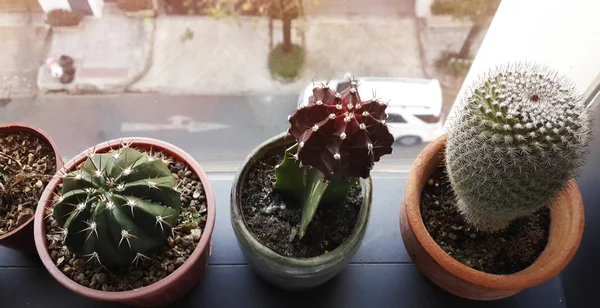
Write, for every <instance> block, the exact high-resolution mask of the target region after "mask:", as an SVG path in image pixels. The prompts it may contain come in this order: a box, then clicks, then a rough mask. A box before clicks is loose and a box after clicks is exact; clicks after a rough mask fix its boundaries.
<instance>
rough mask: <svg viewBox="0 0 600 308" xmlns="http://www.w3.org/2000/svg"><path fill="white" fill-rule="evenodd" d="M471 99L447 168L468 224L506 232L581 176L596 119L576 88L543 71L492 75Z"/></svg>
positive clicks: (458, 122)
mask: <svg viewBox="0 0 600 308" xmlns="http://www.w3.org/2000/svg"><path fill="white" fill-rule="evenodd" d="M471 92H472V93H470V95H467V96H465V97H463V99H462V101H461V102H460V106H458V107H459V109H458V116H457V117H456V118H455V119H454V120H453V121H452V124H451V125H450V128H449V131H448V139H447V140H448V141H447V145H446V167H447V172H448V175H449V180H450V183H451V185H452V188H453V189H454V191H455V194H456V196H457V199H458V200H457V201H458V202H457V204H458V207H459V210H460V212H461V213H462V214H463V215H464V217H465V219H466V220H467V221H468V222H469V223H471V224H472V225H473V226H475V227H477V228H478V229H480V230H483V231H498V230H501V229H504V228H505V227H507V226H508V225H509V224H510V222H511V221H513V220H514V219H516V218H519V217H523V216H527V215H529V214H532V213H534V212H535V211H537V210H539V209H540V208H542V207H544V206H547V205H549V203H550V202H551V201H552V199H554V198H555V197H556V196H557V195H558V194H559V192H560V191H561V190H562V189H563V188H564V186H565V185H566V183H567V182H568V181H569V179H570V178H572V177H574V176H576V175H577V173H578V170H579V167H580V166H581V165H582V164H583V162H584V157H585V154H586V148H587V146H588V144H589V140H590V131H591V130H590V125H591V123H590V117H589V115H588V114H587V112H586V109H585V105H584V102H583V101H582V100H581V99H580V97H579V96H578V95H577V94H576V93H575V88H574V86H573V84H572V82H571V81H569V80H568V79H567V78H565V77H563V76H559V75H558V74H557V72H555V71H552V70H550V69H549V68H547V67H542V66H538V65H535V64H513V65H509V66H505V67H502V68H497V69H495V70H492V71H490V72H488V73H487V74H486V75H485V76H483V77H482V78H481V80H480V81H478V82H476V83H475V84H474V86H473V88H472V91H471Z"/></svg>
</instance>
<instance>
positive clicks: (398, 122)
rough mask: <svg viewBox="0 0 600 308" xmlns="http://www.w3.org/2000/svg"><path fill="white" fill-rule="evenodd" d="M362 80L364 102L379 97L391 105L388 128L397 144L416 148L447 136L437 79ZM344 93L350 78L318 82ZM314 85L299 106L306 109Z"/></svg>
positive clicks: (308, 89) (360, 87) (358, 79)
mask: <svg viewBox="0 0 600 308" xmlns="http://www.w3.org/2000/svg"><path fill="white" fill-rule="evenodd" d="M356 80H357V81H358V84H359V87H358V93H359V95H360V97H361V98H362V99H369V98H372V97H376V98H378V99H380V100H382V101H384V102H387V103H388V108H387V109H386V111H387V114H388V120H387V123H388V126H389V128H390V132H391V133H392V135H394V138H395V140H396V142H397V143H398V144H400V145H404V146H412V145H416V144H420V143H422V142H430V141H433V140H434V139H435V138H437V137H438V136H440V135H442V134H443V124H444V123H443V119H442V118H441V111H442V88H441V86H440V83H439V81H438V80H436V79H419V78H391V77H363V78H356ZM319 83H324V84H327V85H328V86H329V87H330V88H332V89H334V90H336V91H338V92H340V91H342V90H343V89H345V88H346V87H348V85H349V83H350V81H349V79H337V80H331V81H329V82H327V81H315V83H314V84H315V85H316V84H319ZM313 87H314V85H313V84H312V83H311V84H309V85H307V87H306V88H305V89H304V91H303V92H302V93H301V94H300V97H299V98H298V107H300V106H306V105H307V104H308V98H309V97H310V96H311V95H312V89H313Z"/></svg>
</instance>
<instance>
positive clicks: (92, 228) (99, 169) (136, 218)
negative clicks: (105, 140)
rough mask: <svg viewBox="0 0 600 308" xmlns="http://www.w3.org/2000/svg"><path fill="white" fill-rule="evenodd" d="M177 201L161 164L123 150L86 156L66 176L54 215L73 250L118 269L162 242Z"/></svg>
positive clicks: (172, 183)
mask: <svg viewBox="0 0 600 308" xmlns="http://www.w3.org/2000/svg"><path fill="white" fill-rule="evenodd" d="M180 202H181V201H180V192H179V191H178V190H177V189H176V180H175V178H174V177H173V175H172V174H171V171H170V170H169V168H168V167H167V165H166V164H165V162H164V161H163V160H162V159H160V158H158V157H156V156H153V155H152V154H144V153H142V152H139V151H137V150H134V149H132V148H130V147H127V146H124V147H122V148H120V149H118V150H114V151H111V152H109V153H104V154H90V155H88V158H87V160H86V161H85V162H84V163H83V164H81V165H80V166H78V168H77V170H75V171H73V172H71V173H68V174H66V175H65V176H64V181H63V187H62V191H61V194H60V195H59V197H58V200H57V203H56V204H55V205H54V207H53V217H54V219H55V220H56V222H57V223H58V225H59V226H60V227H62V228H63V229H64V230H65V232H66V239H65V243H66V245H67V248H68V249H69V250H70V251H71V252H73V253H75V254H76V255H78V256H80V257H86V258H88V260H91V259H96V260H97V261H98V262H100V263H101V264H102V265H105V266H111V267H122V266H128V265H130V264H131V263H132V262H134V261H137V260H139V259H140V258H144V257H146V254H148V253H150V252H152V251H154V250H156V249H158V248H160V247H161V246H163V245H164V244H165V243H166V240H167V237H168V236H169V234H170V230H171V228H172V227H173V226H175V224H176V223H177V219H178V216H179V212H180Z"/></svg>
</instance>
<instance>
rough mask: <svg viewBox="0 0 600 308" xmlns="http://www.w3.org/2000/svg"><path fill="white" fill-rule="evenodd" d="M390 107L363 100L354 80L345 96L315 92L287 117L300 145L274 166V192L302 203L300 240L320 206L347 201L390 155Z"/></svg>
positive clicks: (325, 90) (323, 87)
mask: <svg viewBox="0 0 600 308" xmlns="http://www.w3.org/2000/svg"><path fill="white" fill-rule="evenodd" d="M386 108H387V105H386V104H383V103H381V102H379V101H378V100H377V99H371V100H367V101H362V100H361V98H360V96H359V93H358V83H357V81H356V80H354V79H350V83H349V86H348V87H347V88H346V89H345V90H343V91H342V92H341V93H337V92H336V91H334V90H332V89H330V88H329V87H328V86H327V85H318V86H316V87H314V88H313V94H312V95H311V96H310V97H309V99H308V104H307V106H301V107H299V108H298V110H296V112H295V113H294V114H293V115H291V116H290V117H289V119H288V120H289V123H290V128H289V129H288V133H290V134H291V135H292V136H293V137H294V138H295V139H296V144H295V145H294V146H292V147H290V148H289V149H288V150H287V151H286V153H285V155H284V159H283V161H282V162H281V164H279V165H278V166H277V167H276V172H275V175H276V182H275V189H276V190H278V191H280V192H283V193H286V194H288V195H291V196H293V197H295V198H296V199H297V200H299V201H300V202H301V204H302V219H301V221H300V228H299V232H298V233H299V236H300V238H302V237H303V236H304V234H305V233H306V229H307V227H308V225H309V223H310V221H311V220H312V217H313V216H314V214H315V212H316V210H317V207H318V205H319V203H320V202H339V201H343V200H345V199H346V197H347V194H348V192H349V190H350V189H351V187H352V186H353V185H354V184H355V183H356V182H357V181H358V179H359V178H363V179H366V178H368V177H369V176H370V172H371V170H372V168H373V165H374V163H375V162H378V161H379V160H380V158H381V156H383V155H385V154H390V153H392V144H393V143H394V137H393V136H392V134H391V133H390V132H389V130H388V127H387V126H386V122H385V121H386V119H387V114H386V113H385V110H386Z"/></svg>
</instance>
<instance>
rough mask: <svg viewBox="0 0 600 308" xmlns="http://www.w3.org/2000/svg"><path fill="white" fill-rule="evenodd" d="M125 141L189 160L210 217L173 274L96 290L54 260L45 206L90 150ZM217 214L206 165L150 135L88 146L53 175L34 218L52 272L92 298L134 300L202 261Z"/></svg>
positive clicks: (38, 242) (42, 252)
mask: <svg viewBox="0 0 600 308" xmlns="http://www.w3.org/2000/svg"><path fill="white" fill-rule="evenodd" d="M124 144H127V145H129V146H131V147H140V148H146V149H160V151H161V152H166V153H168V154H169V155H171V156H173V157H174V158H176V159H178V160H180V161H182V162H184V163H186V164H187V165H188V167H189V168H190V169H191V170H192V171H193V172H194V173H196V175H197V176H198V178H199V179H200V182H201V183H202V186H203V188H204V192H205V195H206V208H207V218H206V225H205V226H204V228H203V230H202V235H201V236H200V241H199V242H198V244H197V245H196V248H195V249H194V251H193V252H192V254H191V255H190V256H189V258H188V259H187V260H186V261H185V263H183V264H182V265H181V266H180V267H179V268H178V269H177V270H175V271H174V272H172V273H171V274H169V275H168V276H167V277H165V278H163V279H161V280H159V281H157V282H155V283H153V284H150V285H148V286H145V287H141V288H139V289H135V290H130V291H100V290H95V289H92V288H89V287H85V286H83V285H80V284H78V283H77V282H75V281H73V280H71V279H70V278H69V277H67V276H66V275H65V274H63V273H62V272H61V271H60V270H59V269H58V267H57V266H56V265H55V264H54V262H53V261H52V258H51V257H50V254H49V253H48V247H47V241H46V230H45V227H44V224H45V223H44V211H45V209H46V208H47V207H48V206H50V205H51V202H52V200H53V191H54V189H55V188H56V186H57V185H58V184H59V183H60V182H61V181H62V179H61V176H60V175H61V174H63V173H66V172H70V171H72V170H73V169H74V168H75V167H76V166H78V165H79V164H81V163H83V162H84V161H85V160H86V159H87V155H88V154H89V153H98V152H100V153H101V152H104V151H108V150H110V149H116V148H121V147H122V146H123V145H124ZM215 215H216V205H215V199H214V194H213V190H212V186H211V185H210V182H209V180H208V177H207V175H206V173H204V171H203V169H202V168H201V167H200V164H198V162H197V161H196V160H195V159H194V158H193V157H192V156H190V155H189V154H188V153H187V152H185V151H184V150H183V149H181V148H179V147H177V146H175V145H173V144H170V143H167V142H165V141H162V140H158V139H153V138H146V137H125V138H119V139H113V140H109V141H106V142H103V143H100V144H98V145H96V146H93V147H91V148H88V149H87V150H85V151H83V152H81V153H79V154H77V156H75V157H74V158H72V159H71V160H70V161H68V162H67V163H66V164H65V165H64V167H63V168H62V169H61V170H60V171H59V172H57V174H56V176H55V177H54V178H53V179H52V181H51V182H50V183H49V184H48V186H47V187H46V189H45V190H44V193H43V194H42V197H41V198H40V201H39V203H38V206H37V209H36V213H35V221H34V239H35V246H36V248H37V251H38V254H39V256H40V259H41V260H42V262H43V263H44V266H45V267H46V269H47V270H48V271H49V272H50V274H51V275H52V276H53V277H54V278H55V279H56V280H58V281H59V282H60V283H61V284H62V285H63V286H65V287H67V288H68V289H70V290H71V291H73V292H75V293H78V294H80V295H84V296H87V297H89V298H93V299H97V300H103V301H131V300H135V299H139V298H144V297H146V296H148V295H151V294H153V293H156V292H158V291H159V290H161V289H163V288H164V287H166V286H168V285H170V284H172V283H174V282H175V281H177V280H178V279H180V278H181V277H183V276H184V275H185V273H186V272H187V271H189V270H190V269H191V268H192V266H193V264H195V263H196V262H198V261H199V259H200V258H201V257H202V254H203V253H204V251H205V250H206V249H210V248H209V246H210V240H211V236H212V232H213V229H214V226H215Z"/></svg>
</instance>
